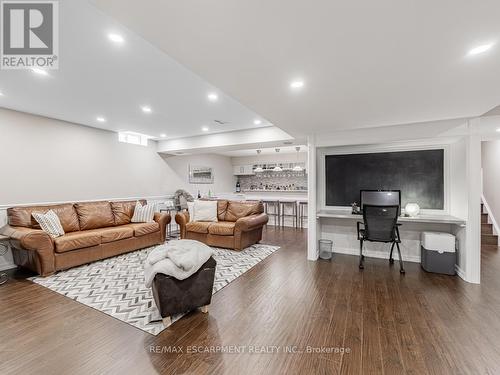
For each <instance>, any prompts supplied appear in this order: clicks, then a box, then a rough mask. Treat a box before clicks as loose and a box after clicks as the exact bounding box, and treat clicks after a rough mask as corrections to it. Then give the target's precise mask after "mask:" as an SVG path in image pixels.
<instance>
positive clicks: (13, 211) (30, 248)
mask: <svg viewBox="0 0 500 375" xmlns="http://www.w3.org/2000/svg"><path fill="white" fill-rule="evenodd" d="M141 202H142V203H143V204H144V203H145V201H141ZM135 203H136V201H124V202H108V201H104V202H85V203H67V204H59V205H52V206H31V207H13V208H9V209H7V218H8V224H7V225H6V226H4V227H3V228H1V229H0V234H3V235H5V236H8V237H10V243H11V247H12V253H13V256H14V262H15V263H16V264H17V265H19V266H21V267H26V268H29V269H31V270H32V271H35V272H37V273H39V274H40V275H42V276H48V275H51V274H53V273H54V272H56V271H59V270H64V269H67V268H71V267H74V266H79V265H82V264H86V263H90V262H93V261H96V260H100V259H104V258H109V257H112V256H115V255H119V254H123V253H127V252H130V251H134V250H138V249H142V248H145V247H148V246H153V245H158V244H161V243H164V242H165V239H166V226H167V224H168V223H169V222H170V215H169V214H167V213H163V214H160V213H155V217H154V220H155V222H154V223H131V222H130V219H131V218H132V215H133V214H134V208H135ZM50 209H51V210H53V211H54V212H55V213H56V214H57V216H58V217H59V220H60V221H61V225H62V227H63V229H64V232H65V234H64V235H63V236H61V237H57V238H52V237H51V236H49V235H48V234H47V233H46V232H44V231H42V230H41V229H40V226H39V225H38V223H37V222H36V221H35V219H33V217H32V215H31V214H32V213H33V212H47V211H48V210H50Z"/></svg>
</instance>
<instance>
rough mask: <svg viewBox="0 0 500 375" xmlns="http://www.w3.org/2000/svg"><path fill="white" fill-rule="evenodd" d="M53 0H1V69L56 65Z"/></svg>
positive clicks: (56, 26) (56, 21)
mask: <svg viewBox="0 0 500 375" xmlns="http://www.w3.org/2000/svg"><path fill="white" fill-rule="evenodd" d="M58 6H59V4H58V2H57V1H14V0H2V1H1V20H2V27H1V31H2V36H1V41H2V47H1V50H2V51H1V52H2V53H1V64H0V65H1V68H2V69H32V68H43V69H58V68H59V59H58V53H59V9H58Z"/></svg>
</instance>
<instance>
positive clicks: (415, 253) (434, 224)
mask: <svg viewBox="0 0 500 375" xmlns="http://www.w3.org/2000/svg"><path fill="white" fill-rule="evenodd" d="M316 220H317V230H318V233H317V237H318V239H329V240H332V241H333V251H334V252H335V253H343V254H353V255H358V254H359V241H358V240H357V231H356V222H357V221H363V216H362V215H353V214H351V211H350V210H320V211H318V212H317V213H316ZM398 222H399V223H400V224H401V227H400V229H399V230H400V234H401V241H402V243H401V252H402V254H403V259H404V260H405V261H412V262H420V234H421V233H422V232H423V231H430V232H433V231H434V232H447V233H452V234H454V235H456V236H457V238H458V240H459V241H460V239H461V236H462V234H463V232H464V231H465V228H464V227H465V225H466V221H465V220H464V219H461V218H459V217H455V216H451V215H439V214H432V215H431V214H422V215H419V216H417V217H405V216H401V217H399V219H398ZM365 249H366V250H365V251H364V254H365V255H366V256H368V257H375V258H389V250H390V245H388V244H383V243H372V242H368V243H366V244H365Z"/></svg>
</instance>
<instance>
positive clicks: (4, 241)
mask: <svg viewBox="0 0 500 375" xmlns="http://www.w3.org/2000/svg"><path fill="white" fill-rule="evenodd" d="M8 251H9V237H7V236H4V235H2V234H0V256H3V255H5V254H7V252H8ZM6 282H7V274H6V273H5V272H0V285H2V284H5V283H6Z"/></svg>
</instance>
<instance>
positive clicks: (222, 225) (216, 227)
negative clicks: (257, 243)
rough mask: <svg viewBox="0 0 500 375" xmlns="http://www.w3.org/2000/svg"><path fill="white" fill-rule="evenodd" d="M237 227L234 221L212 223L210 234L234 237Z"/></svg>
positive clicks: (209, 229) (209, 228)
mask: <svg viewBox="0 0 500 375" xmlns="http://www.w3.org/2000/svg"><path fill="white" fill-rule="evenodd" d="M235 225H236V223H235V222H234V221H219V222H218V223H212V225H210V226H209V227H208V233H210V234H216V235H218V236H232V235H234V227H235Z"/></svg>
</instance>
